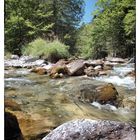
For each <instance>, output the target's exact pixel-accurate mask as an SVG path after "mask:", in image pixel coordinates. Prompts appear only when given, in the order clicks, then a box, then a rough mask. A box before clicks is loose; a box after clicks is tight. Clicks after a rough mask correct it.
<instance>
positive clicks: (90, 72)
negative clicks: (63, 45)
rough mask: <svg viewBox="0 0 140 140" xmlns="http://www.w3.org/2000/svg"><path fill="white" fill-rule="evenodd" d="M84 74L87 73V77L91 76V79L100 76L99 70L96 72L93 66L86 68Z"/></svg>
mask: <svg viewBox="0 0 140 140" xmlns="http://www.w3.org/2000/svg"><path fill="white" fill-rule="evenodd" d="M84 72H85V74H86V75H87V76H89V77H96V76H98V74H99V71H98V70H95V69H94V68H93V67H92V66H90V67H88V68H86V69H85V70H84Z"/></svg>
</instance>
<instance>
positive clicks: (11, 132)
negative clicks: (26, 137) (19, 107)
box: [4, 112, 23, 140]
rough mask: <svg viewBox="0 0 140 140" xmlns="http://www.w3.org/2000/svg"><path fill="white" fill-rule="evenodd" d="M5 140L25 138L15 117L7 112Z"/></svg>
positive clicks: (21, 139)
mask: <svg viewBox="0 0 140 140" xmlns="http://www.w3.org/2000/svg"><path fill="white" fill-rule="evenodd" d="M4 121H5V123H4V124H5V127H4V128H5V140H23V136H22V133H21V130H20V127H19V124H18V121H17V118H16V116H15V115H13V114H12V113H10V112H5V118H4Z"/></svg>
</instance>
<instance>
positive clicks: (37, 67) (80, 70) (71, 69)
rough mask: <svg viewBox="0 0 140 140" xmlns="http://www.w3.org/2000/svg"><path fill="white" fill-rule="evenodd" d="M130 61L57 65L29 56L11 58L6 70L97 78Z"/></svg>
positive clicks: (53, 76) (60, 76) (74, 61)
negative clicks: (12, 68)
mask: <svg viewBox="0 0 140 140" xmlns="http://www.w3.org/2000/svg"><path fill="white" fill-rule="evenodd" d="M129 62H131V61H130V60H126V59H122V58H113V57H107V58H105V59H98V60H83V59H75V60H72V59H69V60H63V59H62V60H59V61H58V62H56V63H55V64H49V62H47V61H46V60H42V59H38V58H36V57H29V56H21V57H20V58H19V57H16V56H11V59H9V60H5V68H7V67H15V68H29V69H31V72H34V73H37V74H40V75H43V74H48V75H49V76H50V77H51V78H62V77H64V76H81V75H87V76H89V77H96V76H102V75H109V73H110V71H111V70H112V69H113V66H114V65H116V64H123V65H125V64H128V63H129ZM127 75H129V76H135V72H133V73H128V74H127Z"/></svg>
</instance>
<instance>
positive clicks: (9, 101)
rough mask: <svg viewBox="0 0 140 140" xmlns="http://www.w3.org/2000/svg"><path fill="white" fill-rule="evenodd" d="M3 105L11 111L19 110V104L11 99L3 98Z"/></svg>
mask: <svg viewBox="0 0 140 140" xmlns="http://www.w3.org/2000/svg"><path fill="white" fill-rule="evenodd" d="M4 106H5V108H8V109H10V110H12V111H21V108H20V105H19V104H17V103H16V102H15V101H13V100H12V99H5V100H4Z"/></svg>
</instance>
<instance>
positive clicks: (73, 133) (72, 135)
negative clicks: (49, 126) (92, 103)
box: [42, 119, 135, 140]
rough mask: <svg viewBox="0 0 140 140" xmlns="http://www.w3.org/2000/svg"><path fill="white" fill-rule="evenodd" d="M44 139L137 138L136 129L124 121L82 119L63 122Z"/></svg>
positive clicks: (108, 139) (99, 139)
mask: <svg viewBox="0 0 140 140" xmlns="http://www.w3.org/2000/svg"><path fill="white" fill-rule="evenodd" d="M42 140H135V129H134V128H133V127H132V126H131V125H129V124H126V123H122V122H115V121H107V120H106V121H95V120H90V119H81V120H73V121H70V122H67V123H64V124H62V125H61V126H59V127H57V128H56V129H54V130H53V131H52V132H51V133H49V134H48V135H47V136H46V137H44V138H43V139H42Z"/></svg>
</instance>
